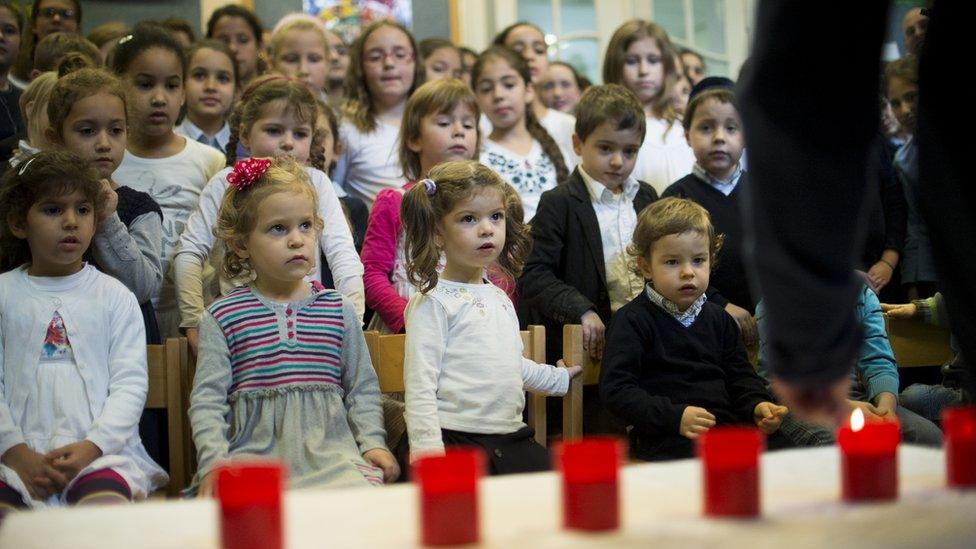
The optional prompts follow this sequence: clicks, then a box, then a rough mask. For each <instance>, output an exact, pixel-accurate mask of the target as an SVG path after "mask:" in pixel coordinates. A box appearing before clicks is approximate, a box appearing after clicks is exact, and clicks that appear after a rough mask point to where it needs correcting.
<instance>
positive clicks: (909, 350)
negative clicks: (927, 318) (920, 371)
mask: <svg viewBox="0 0 976 549" xmlns="http://www.w3.org/2000/svg"><path fill="white" fill-rule="evenodd" d="M885 329H886V330H887V331H888V341H889V342H890V343H891V350H892V351H893V352H894V354H895V362H897V363H898V367H899V368H915V367H919V366H940V365H942V364H944V363H945V362H947V361H949V360H951V359H952V349H951V348H950V347H949V330H947V329H945V328H943V327H941V326H935V325H933V324H925V323H922V322H918V321H914V320H902V319H897V318H889V317H888V316H887V315H886V316H885Z"/></svg>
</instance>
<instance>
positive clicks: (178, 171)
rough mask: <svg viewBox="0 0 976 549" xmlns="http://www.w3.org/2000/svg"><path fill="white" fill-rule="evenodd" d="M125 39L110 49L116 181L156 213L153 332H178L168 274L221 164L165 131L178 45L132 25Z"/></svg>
mask: <svg viewBox="0 0 976 549" xmlns="http://www.w3.org/2000/svg"><path fill="white" fill-rule="evenodd" d="M131 36H132V37H131V38H129V39H123V40H122V41H121V42H120V43H119V45H118V47H117V48H116V50H115V56H114V59H113V63H114V65H113V69H114V70H115V74H117V75H119V76H120V78H121V79H122V81H123V84H124V87H125V90H126V107H127V109H128V112H129V117H128V121H129V129H130V130H131V132H130V133H129V134H128V136H127V137H128V141H127V144H126V151H125V156H124V157H123V159H122V164H121V165H120V166H119V167H118V169H117V170H116V172H115V174H114V177H115V179H116V180H118V181H121V182H124V184H125V185H126V186H128V187H131V188H132V189H135V190H137V191H143V192H145V193H148V194H149V195H150V196H152V198H153V199H154V200H155V201H156V203H157V204H159V207H160V208H162V210H163V238H162V253H161V256H160V257H161V260H162V270H163V276H164V278H163V284H162V287H161V288H160V291H159V293H158V294H157V295H156V296H154V297H153V307H155V309H156V319H157V320H158V321H159V331H160V335H161V336H162V337H163V338H164V339H165V338H168V337H178V336H179V333H180V332H179V326H180V316H179V309H178V308H177V302H176V288H175V282H174V278H173V273H172V271H171V265H172V262H173V258H174V256H175V255H176V250H177V246H178V244H179V241H180V234H181V233H182V232H183V228H184V226H185V225H186V221H187V218H189V217H190V212H192V211H193V210H194V209H195V208H196V206H197V202H198V201H199V200H200V192H201V191H202V190H203V187H204V185H206V183H207V181H208V180H209V179H210V178H211V177H213V175H214V174H215V173H217V171H218V170H220V168H222V167H223V165H224V157H223V155H221V154H220V152H219V151H217V150H216V149H214V148H213V147H208V146H207V145H204V144H202V143H198V142H196V141H193V140H191V139H187V138H185V137H183V136H180V135H177V134H176V133H174V132H173V125H174V124H175V122H176V119H177V117H178V116H179V113H180V107H181V106H182V105H183V99H184V97H183V76H184V74H185V72H186V71H185V69H186V66H185V65H184V58H183V50H181V49H180V46H179V44H177V43H176V41H175V40H174V39H173V37H172V36H171V35H170V34H169V32H168V31H166V30H165V29H163V28H162V27H159V26H156V25H151V24H140V25H136V28H135V29H134V30H133V32H132V35H131Z"/></svg>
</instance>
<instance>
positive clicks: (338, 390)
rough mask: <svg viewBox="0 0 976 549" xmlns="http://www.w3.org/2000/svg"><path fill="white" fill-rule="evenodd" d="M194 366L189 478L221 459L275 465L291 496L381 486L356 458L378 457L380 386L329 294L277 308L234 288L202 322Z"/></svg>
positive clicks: (340, 302)
mask: <svg viewBox="0 0 976 549" xmlns="http://www.w3.org/2000/svg"><path fill="white" fill-rule="evenodd" d="M197 362H198V366H197V372H196V376H195V377H194V384H193V392H192V393H191V395H190V423H191V426H192V428H193V440H194V443H195V444H196V446H197V452H198V461H199V463H200V467H199V472H198V477H199V476H202V475H204V474H206V473H207V472H209V470H210V469H211V468H212V467H213V466H214V464H215V463H216V462H218V461H220V460H223V459H227V458H234V457H240V456H262V457H277V458H280V459H283V460H284V461H285V462H286V463H287V464H288V467H289V483H290V485H291V486H292V487H296V488H300V487H307V486H323V485H325V486H356V485H369V484H379V483H381V482H382V471H380V470H379V469H378V468H375V467H373V466H371V465H370V464H369V463H367V462H366V461H365V460H364V459H363V458H362V454H363V453H364V452H366V451H367V450H371V449H374V448H384V449H385V448H386V445H385V442H384V437H385V433H384V430H383V419H382V406H381V404H380V394H379V385H378V383H377V380H376V374H375V372H374V371H373V367H372V364H371V363H370V360H369V353H368V352H367V349H366V344H365V341H364V339H363V334H362V329H361V327H360V324H359V321H358V317H357V316H356V313H355V310H354V308H353V306H352V304H351V303H350V302H348V301H346V300H345V298H343V297H342V296H341V295H340V294H339V293H338V292H335V291H333V290H320V289H317V290H316V291H314V292H313V294H312V295H311V296H310V297H308V298H306V299H304V300H302V301H297V302H290V303H279V302H275V301H272V300H269V299H267V298H265V297H264V296H262V295H261V294H260V293H258V292H257V291H256V290H255V289H254V288H253V287H251V286H242V287H239V288H236V289H234V290H232V291H231V292H230V293H228V294H227V295H226V296H225V297H222V298H220V299H218V300H217V301H215V302H214V303H213V304H212V305H211V306H210V307H209V308H208V309H207V312H206V313H205V314H204V316H203V317H202V319H201V322H200V352H199V358H198V361H197ZM194 486H196V482H195V483H194ZM191 490H192V488H191Z"/></svg>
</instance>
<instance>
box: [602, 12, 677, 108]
mask: <svg viewBox="0 0 976 549" xmlns="http://www.w3.org/2000/svg"><path fill="white" fill-rule="evenodd" d="M644 38H651V39H653V40H654V41H655V42H657V46H658V48H660V49H661V63H663V64H664V86H663V87H662V88H661V90H660V91H659V92H658V95H657V97H656V98H655V99H654V103H653V104H652V105H651V108H652V110H653V111H654V115H655V116H657V117H658V118H661V119H663V120H666V121H667V122H669V123H674V121H675V120H677V117H678V114H677V112H675V110H674V107H673V106H672V105H671V95H672V94H673V90H674V86H675V85H676V84H677V82H678V74H677V68H676V67H675V63H674V60H675V55H676V51H675V49H674V46H672V45H671V39H670V38H668V33H667V32H666V31H665V30H664V28H662V27H661V26H660V25H658V24H656V23H652V22H650V21H644V20H641V19H633V20H630V21H628V22H626V23H624V24H623V25H620V27H619V28H617V30H616V31H614V33H613V37H611V38H610V43H609V44H607V53H606V55H605V56H604V57H603V83H604V84H621V85H622V84H623V83H624V82H623V80H624V60H625V58H626V57H627V49H628V48H630V46H631V45H632V44H633V43H634V42H637V41H638V40H643V39H644Z"/></svg>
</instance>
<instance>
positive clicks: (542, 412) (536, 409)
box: [526, 393, 548, 446]
mask: <svg viewBox="0 0 976 549" xmlns="http://www.w3.org/2000/svg"><path fill="white" fill-rule="evenodd" d="M528 396H529V401H528V402H527V403H526V404H527V405H528V407H529V427H532V429H534V430H535V441H536V442H538V443H539V444H541V445H542V446H545V445H546V442H547V440H546V439H547V436H548V434H547V433H546V397H545V395H537V394H535V393H528Z"/></svg>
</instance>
